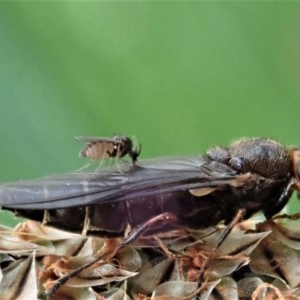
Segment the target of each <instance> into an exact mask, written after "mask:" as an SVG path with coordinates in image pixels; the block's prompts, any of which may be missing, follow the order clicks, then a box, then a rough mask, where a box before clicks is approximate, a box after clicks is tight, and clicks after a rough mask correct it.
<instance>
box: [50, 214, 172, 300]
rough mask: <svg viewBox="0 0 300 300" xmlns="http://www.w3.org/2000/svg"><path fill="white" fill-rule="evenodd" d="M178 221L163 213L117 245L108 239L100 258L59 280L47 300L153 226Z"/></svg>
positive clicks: (134, 230)
mask: <svg viewBox="0 0 300 300" xmlns="http://www.w3.org/2000/svg"><path fill="white" fill-rule="evenodd" d="M176 221H177V217H176V216H175V215H173V214H171V213H163V214H160V215H158V216H155V217H153V218H152V219H150V220H148V221H146V222H145V223H143V224H141V225H139V226H138V227H136V228H133V229H131V230H130V231H129V233H128V235H127V237H126V238H125V239H124V240H123V241H122V242H121V243H117V244H116V240H114V239H107V240H106V242H105V244H104V246H103V247H102V248H101V249H100V251H99V256H98V257H96V258H95V259H94V260H92V261H91V262H89V263H86V264H84V265H82V266H81V267H79V268H77V269H76V270H74V271H72V272H70V273H68V274H67V275H65V276H63V277H61V278H59V279H58V280H57V281H56V282H55V283H54V284H53V286H52V287H51V288H50V289H49V291H47V292H46V296H47V299H51V298H52V297H53V296H54V295H55V294H56V292H57V291H58V289H59V288H60V287H61V286H62V285H64V284H65V283H66V282H67V281H68V280H70V279H71V278H73V277H75V276H77V275H78V274H80V273H81V272H82V271H84V270H87V269H88V268H90V267H91V266H93V265H94V264H96V263H100V261H102V263H103V264H104V263H107V260H108V259H110V258H112V257H114V256H115V255H116V253H117V252H118V251H119V250H120V249H121V248H123V247H125V246H127V245H128V244H130V243H132V242H134V241H135V240H136V239H138V238H139V237H140V236H141V235H143V234H144V233H145V232H146V231H147V230H148V229H150V228H151V227H152V226H154V225H157V224H158V223H163V224H164V225H165V224H168V223H173V222H176Z"/></svg>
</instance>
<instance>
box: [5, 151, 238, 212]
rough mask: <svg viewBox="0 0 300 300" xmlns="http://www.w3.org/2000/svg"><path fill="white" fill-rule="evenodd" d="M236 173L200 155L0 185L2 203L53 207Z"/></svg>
mask: <svg viewBox="0 0 300 300" xmlns="http://www.w3.org/2000/svg"><path fill="white" fill-rule="evenodd" d="M236 178H237V173H236V172H235V171H234V170H233V169H231V168H230V167H228V166H226V165H224V164H221V163H217V162H213V161H210V160H208V159H207V158H206V157H203V156H193V157H185V158H177V159H168V158H164V159H156V160H149V161H143V162H141V163H139V164H138V165H134V166H132V165H128V164H122V165H119V166H118V167H117V168H116V167H110V168H105V169H102V170H100V171H97V172H93V173H85V172H80V173H68V174H62V175H57V176H51V177H45V178H42V179H37V180H29V181H19V182H13V183H7V184H2V185H0V206H2V207H7V208H15V209H17V208H19V209H40V210H42V209H56V208H68V207H74V206H85V205H92V204H97V203H105V202H112V201H122V200H129V199H137V200H138V198H141V197H147V196H155V195H161V194H163V193H169V192H175V191H186V190H190V189H201V188H208V187H219V186H222V185H227V184H230V183H231V182H232V181H234V180H235V179H236Z"/></svg>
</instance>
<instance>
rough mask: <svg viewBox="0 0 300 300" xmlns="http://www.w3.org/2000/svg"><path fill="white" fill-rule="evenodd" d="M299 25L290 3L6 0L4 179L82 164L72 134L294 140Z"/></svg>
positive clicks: (296, 8) (0, 132) (0, 114)
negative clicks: (12, 0) (257, 137)
mask: <svg viewBox="0 0 300 300" xmlns="http://www.w3.org/2000/svg"><path fill="white" fill-rule="evenodd" d="M299 25H300V3H297V2H212V3H210V2H81V1H79V2H69V1H64V2H57V1H55V2H1V3H0V62H1V66H0V92H1V96H0V136H1V156H0V166H1V171H0V172H1V173H0V174H1V177H0V180H1V181H3V182H5V181H14V180H19V179H28V178H36V177H41V176H45V175H49V174H53V173H60V172H67V171H72V170H76V169H78V168H79V167H81V166H83V165H84V164H85V163H86V161H84V160H82V159H80V158H78V151H79V149H80V148H81V146H82V144H80V143H79V142H77V141H75V140H74V136H77V135H98V136H112V135H113V133H123V134H126V135H129V136H132V135H135V136H136V137H137V138H138V140H139V141H140V142H141V143H142V145H143V149H142V154H141V158H148V157H153V156H162V155H187V154H194V153H203V152H204V151H205V150H206V149H207V148H208V147H210V146H212V145H224V144H228V143H229V142H231V141H232V140H234V139H236V138H239V137H243V136H264V137H272V138H276V139H278V140H280V141H281V142H283V143H285V144H287V145H291V144H296V145H297V144H298V145H300V135H299V132H298V130H299V114H300V84H299V78H300V26H299ZM294 206H295V207H294V210H297V206H298V207H300V205H299V204H298V203H297V202H296V201H294ZM298 210H299V209H298ZM7 216H8V217H7ZM12 222H13V218H12V217H11V214H5V216H3V215H1V223H5V224H12Z"/></svg>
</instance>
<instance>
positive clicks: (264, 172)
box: [0, 138, 300, 238]
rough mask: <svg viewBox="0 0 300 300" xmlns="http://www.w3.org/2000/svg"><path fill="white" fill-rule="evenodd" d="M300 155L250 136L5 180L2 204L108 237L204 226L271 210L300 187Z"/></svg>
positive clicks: (32, 216) (53, 223)
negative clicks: (174, 154)
mask: <svg viewBox="0 0 300 300" xmlns="http://www.w3.org/2000/svg"><path fill="white" fill-rule="evenodd" d="M118 145H119V144H118ZM118 151H119V150H118ZM122 153H124V152H122ZM127 153H128V151H127ZM124 155H125V154H124ZM120 157H121V156H120ZM299 161H300V151H299V150H298V149H295V148H286V147H284V146H283V145H281V144H279V143H278V142H276V141H273V140H270V139H261V138H253V139H243V140H239V141H237V142H235V143H234V144H232V145H231V146H229V147H227V148H221V147H215V148H211V149H210V150H209V151H208V152H207V154H206V155H204V156H191V157H182V158H173V159H172V158H157V159H154V160H146V161H141V162H139V163H136V164H132V165H130V166H129V165H128V164H121V165H120V166H118V168H114V167H109V168H103V169H101V172H92V173H86V172H78V173H69V174H63V175H60V176H59V175H58V176H54V177H46V178H42V179H37V180H30V181H19V182H13V183H7V184H2V185H0V205H1V206H2V208H4V209H8V210H11V211H13V212H15V213H16V214H17V215H19V216H24V217H27V218H30V219H33V220H37V221H40V222H42V223H43V224H44V225H49V226H53V227H57V228H60V229H63V230H67V231H72V232H77V233H83V234H88V235H95V236H100V237H108V238H113V237H122V236H125V235H126V234H127V233H128V232H134V231H137V232H138V233H137V234H134V235H133V236H134V237H137V236H138V235H140V234H142V235H151V234H155V233H163V232H166V231H169V230H172V229H176V228H191V229H199V228H205V227H208V226H211V225H216V224H218V223H219V222H220V221H225V223H229V222H230V221H231V220H232V219H233V218H234V216H235V215H236V213H237V211H238V210H239V209H243V210H245V218H248V217H250V216H251V215H252V214H253V213H255V212H257V211H260V210H261V211H262V212H263V213H264V215H265V216H266V218H271V217H272V216H273V215H274V214H276V213H278V212H279V211H280V210H281V209H282V208H283V207H284V206H285V205H286V203H287V202H288V200H289V198H290V197H291V194H292V193H293V191H294V190H297V191H299V172H300V167H299V166H300V164H299ZM119 168H121V172H120V170H119ZM74 216H76V217H74Z"/></svg>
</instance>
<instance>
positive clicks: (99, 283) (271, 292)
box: [0, 215, 300, 300]
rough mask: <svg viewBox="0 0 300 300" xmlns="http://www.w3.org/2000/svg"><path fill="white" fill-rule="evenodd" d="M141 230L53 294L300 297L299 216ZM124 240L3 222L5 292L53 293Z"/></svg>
mask: <svg viewBox="0 0 300 300" xmlns="http://www.w3.org/2000/svg"><path fill="white" fill-rule="evenodd" d="M224 229H225V226H218V227H211V228H207V229H205V230H199V231H193V232H189V233H187V232H184V233H183V232H172V233H168V234H167V235H165V236H160V237H159V239H157V238H153V237H149V238H141V239H139V240H138V241H137V242H136V243H134V244H132V245H130V246H126V247H124V248H121V249H120V250H119V251H118V252H117V253H116V254H115V255H114V256H113V257H110V258H109V259H105V260H101V259H100V260H99V261H98V262H97V263H95V264H93V265H92V266H91V267H89V268H87V269H86V270H84V271H82V272H81V273H80V274H78V275H77V276H75V277H72V278H71V279H70V280H68V281H67V282H66V283H65V284H63V285H62V286H61V287H60V288H59V289H58V291H57V293H56V294H55V295H54V296H53V297H52V299H56V300H58V299H60V300H62V299H68V300H70V299H74V300H75V299H76V300H99V299H101V300H102V299H111V300H118V299H122V300H124V299H132V300H145V299H153V300H154V299H155V300H164V299H174V300H175V299H176V300H177V299H182V300H184V299H201V300H204V299H228V300H229V299H231V300H232V299H253V300H260V299H300V288H299V286H300V276H299V273H300V252H299V249H300V222H299V220H298V216H297V215H296V216H293V217H288V216H282V217H277V218H273V219H272V220H269V221H265V222H261V221H257V220H255V219H249V220H247V221H243V222H241V223H238V224H236V225H235V226H234V227H233V229H232V231H231V232H230V233H229V235H228V236H227V237H226V238H225V240H224V242H223V243H221V245H220V247H217V248H216V245H217V244H218V242H219V240H220V237H221V235H222V233H223V231H224ZM119 242H120V240H118V239H116V240H105V239H102V238H96V237H84V236H80V235H77V234H71V233H67V232H64V231H60V230H57V229H53V228H49V227H44V226H42V225H40V224H39V223H36V222H33V221H26V222H24V223H21V224H19V225H18V226H17V227H16V228H14V229H12V228H7V227H4V226H1V227H0V253H1V254H0V255H1V256H0V257H1V269H0V280H1V282H0V290H1V295H0V300H17V299H47V297H46V293H45V292H47V291H48V290H49V289H50V288H51V286H52V285H53V283H54V282H56V281H57V280H58V279H59V278H61V277H62V276H64V275H66V274H68V273H70V272H72V271H73V270H75V269H77V268H78V267H80V266H82V265H83V264H86V263H88V262H91V261H92V260H93V259H94V258H95V257H97V255H101V249H103V247H106V248H107V247H108V246H109V247H114V246H115V245H116V244H117V243H119Z"/></svg>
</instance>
